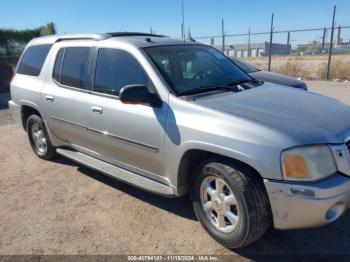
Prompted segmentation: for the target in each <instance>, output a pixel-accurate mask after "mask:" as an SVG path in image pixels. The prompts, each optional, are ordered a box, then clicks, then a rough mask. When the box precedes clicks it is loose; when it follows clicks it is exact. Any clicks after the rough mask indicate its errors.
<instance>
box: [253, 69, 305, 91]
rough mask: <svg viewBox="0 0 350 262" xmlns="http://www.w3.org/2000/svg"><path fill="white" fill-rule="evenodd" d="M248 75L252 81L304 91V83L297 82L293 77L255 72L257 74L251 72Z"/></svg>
mask: <svg viewBox="0 0 350 262" xmlns="http://www.w3.org/2000/svg"><path fill="white" fill-rule="evenodd" d="M249 75H250V76H251V77H253V78H254V79H256V80H260V81H267V82H271V83H276V84H280V85H285V86H291V87H296V88H301V89H306V84H305V82H303V81H301V80H298V79H296V78H294V77H290V76H286V75H281V74H277V73H274V72H267V71H257V72H252V73H250V74H249Z"/></svg>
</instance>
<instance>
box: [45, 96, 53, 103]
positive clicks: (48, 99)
mask: <svg viewBox="0 0 350 262" xmlns="http://www.w3.org/2000/svg"><path fill="white" fill-rule="evenodd" d="M45 99H46V100H47V101H49V102H53V101H55V98H54V97H53V96H45Z"/></svg>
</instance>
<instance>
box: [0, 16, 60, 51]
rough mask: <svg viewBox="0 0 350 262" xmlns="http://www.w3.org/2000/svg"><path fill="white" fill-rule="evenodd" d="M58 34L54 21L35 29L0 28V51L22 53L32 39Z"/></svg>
mask: <svg viewBox="0 0 350 262" xmlns="http://www.w3.org/2000/svg"><path fill="white" fill-rule="evenodd" d="M53 34H56V27H55V24H54V23H52V22H51V23H48V24H47V25H46V26H40V27H37V28H34V29H24V30H14V29H1V28H0V51H1V49H2V52H3V53H4V54H6V55H7V56H9V55H11V54H12V53H20V52H21V51H22V50H19V49H21V48H24V46H25V44H26V43H28V42H29V41H30V40H31V39H33V38H35V37H39V36H44V35H53Z"/></svg>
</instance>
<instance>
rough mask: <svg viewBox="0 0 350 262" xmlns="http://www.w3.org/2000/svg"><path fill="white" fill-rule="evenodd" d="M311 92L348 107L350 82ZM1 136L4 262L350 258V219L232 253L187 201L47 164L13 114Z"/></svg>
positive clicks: (1, 120) (0, 113) (63, 164)
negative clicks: (12, 260)
mask: <svg viewBox="0 0 350 262" xmlns="http://www.w3.org/2000/svg"><path fill="white" fill-rule="evenodd" d="M309 87H310V90H311V91H314V92H318V93H321V94H325V95H329V96H332V97H335V98H337V99H339V100H342V101H343V102H345V103H347V104H349V105H350V83H334V82H332V83H326V82H309ZM335 117H336V116H335ZM0 134H1V135H0V255H10V254H12V255H18V254H35V255H43V254H133V255H135V254H139V255H145V254H149V255H157V254H167V255H173V254H192V255H195V254H197V255H204V254H208V255H209V254H210V255H214V254H215V255H219V254H237V255H238V256H241V258H243V259H244V258H248V259H251V258H254V257H255V256H256V255H266V254H267V255H286V254H287V255H289V254H290V255H291V254H293V255H297V254H299V255H305V254H309V255H312V254H317V255H322V254H350V223H349V221H350V212H348V213H346V214H345V215H344V216H343V217H341V219H339V220H338V221H336V222H335V223H333V224H331V225H328V226H326V227H323V228H318V229H308V230H295V231H277V230H273V229H271V230H270V231H269V232H268V234H266V235H265V237H263V238H262V239H261V240H260V241H258V242H257V243H255V244H254V245H252V246H250V247H247V248H244V249H241V250H236V251H231V250H228V249H226V248H224V247H222V246H221V245H219V244H217V243H216V242H215V241H214V240H213V239H211V238H210V237H209V236H208V234H207V233H206V232H205V231H204V229H203V228H202V227H201V226H200V224H199V222H198V221H197V220H196V218H195V215H194V213H193V211H192V207H191V203H190V200H189V198H188V197H183V198H181V199H167V198H162V197H159V196H155V195H152V194H149V193H146V192H143V191H141V190H139V189H136V188H133V187H131V186H128V185H126V184H123V183H121V182H118V181H115V180H113V179H111V178H109V177H107V176H105V175H102V174H99V173H97V172H94V171H92V170H89V169H87V168H85V167H82V166H79V165H77V164H75V163H73V162H71V161H69V160H66V159H63V158H61V157H58V158H56V159H55V160H54V161H44V160H41V159H39V158H38V157H36V156H35V155H34V153H32V150H31V148H30V146H29V144H28V142H27V136H26V133H25V132H24V131H23V130H22V129H21V128H19V127H17V126H16V125H14V124H13V122H12V120H11V119H10V118H9V112H8V110H7V109H2V110H0ZM305 212H307V210H305ZM237 258H238V257H237Z"/></svg>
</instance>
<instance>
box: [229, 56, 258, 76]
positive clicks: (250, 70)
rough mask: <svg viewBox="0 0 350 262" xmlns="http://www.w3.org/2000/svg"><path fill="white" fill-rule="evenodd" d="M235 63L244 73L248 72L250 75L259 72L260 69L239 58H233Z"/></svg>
mask: <svg viewBox="0 0 350 262" xmlns="http://www.w3.org/2000/svg"><path fill="white" fill-rule="evenodd" d="M231 59H232V61H233V62H235V63H236V65H238V66H239V67H240V68H241V69H242V70H243V71H244V72H246V73H247V74H249V73H254V72H257V71H258V69H256V68H255V67H254V66H252V65H250V64H248V63H246V62H244V61H242V60H240V59H238V58H235V57H233V58H231Z"/></svg>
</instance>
